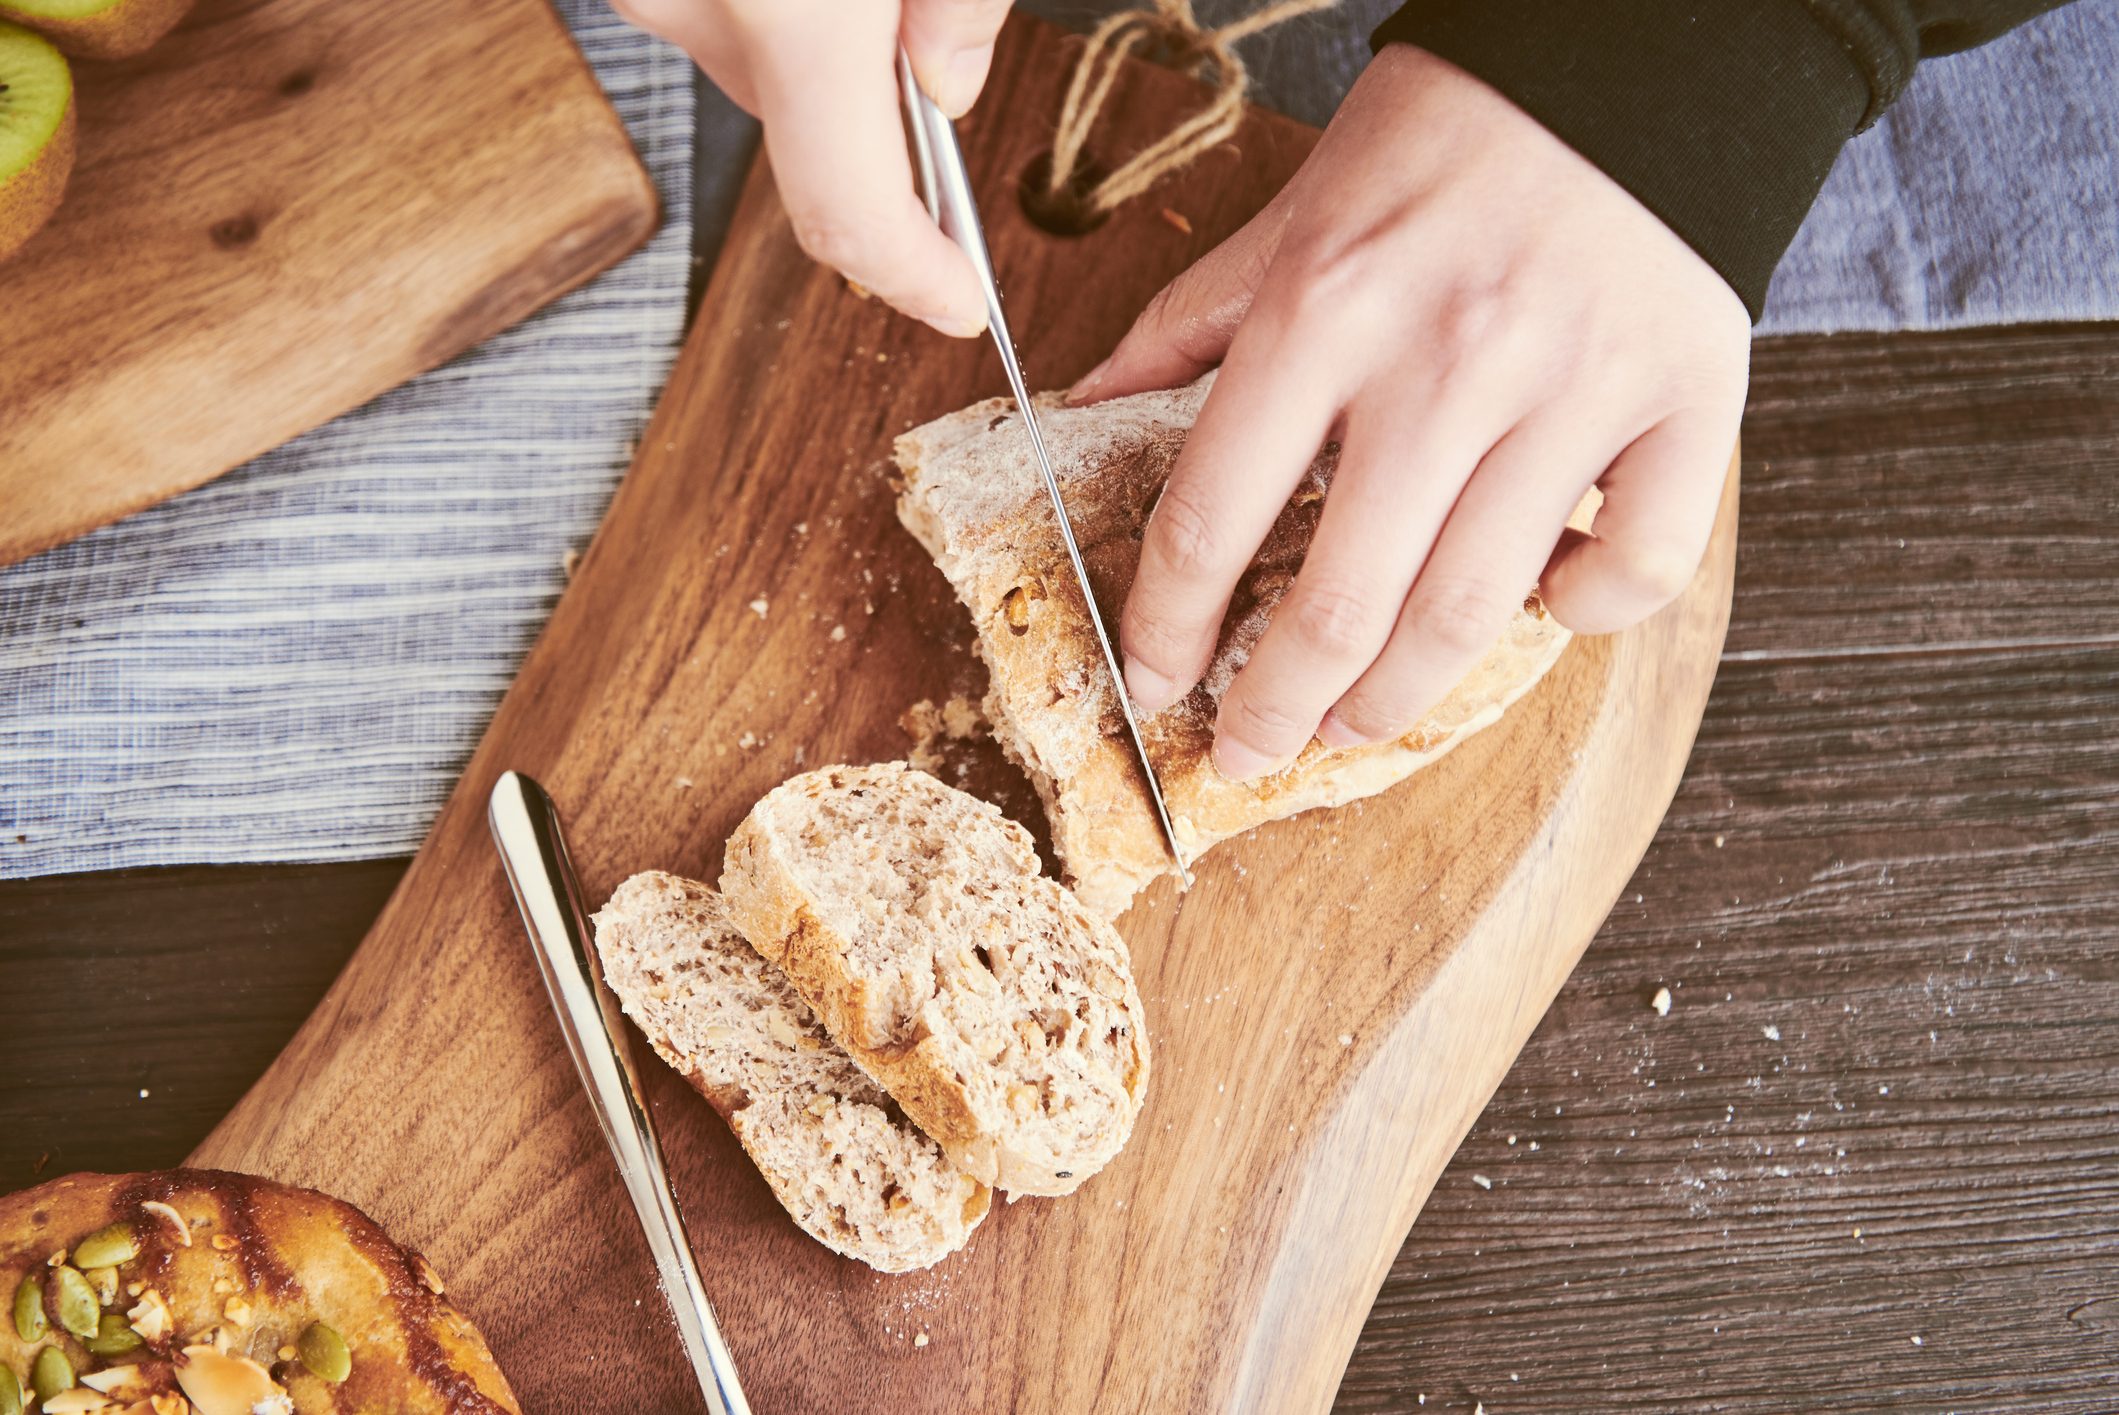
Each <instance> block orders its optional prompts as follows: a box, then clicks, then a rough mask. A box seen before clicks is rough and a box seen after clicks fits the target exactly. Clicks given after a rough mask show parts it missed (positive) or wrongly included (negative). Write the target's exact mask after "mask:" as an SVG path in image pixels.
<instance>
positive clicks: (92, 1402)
mask: <svg viewBox="0 0 2119 1415" xmlns="http://www.w3.org/2000/svg"><path fill="white" fill-rule="evenodd" d="M111 1405H112V1401H111V1398H110V1397H109V1396H107V1395H104V1394H103V1393H101V1392H100V1391H93V1390H87V1389H84V1388H82V1387H81V1386H75V1387H74V1388H73V1389H72V1390H62V1391H60V1392H59V1393H58V1394H57V1395H55V1396H52V1397H51V1398H50V1399H48V1400H46V1401H45V1402H44V1404H43V1405H42V1406H40V1407H38V1408H39V1409H41V1410H43V1411H44V1412H45V1415H88V1412H90V1411H94V1410H108V1409H110V1407H111Z"/></svg>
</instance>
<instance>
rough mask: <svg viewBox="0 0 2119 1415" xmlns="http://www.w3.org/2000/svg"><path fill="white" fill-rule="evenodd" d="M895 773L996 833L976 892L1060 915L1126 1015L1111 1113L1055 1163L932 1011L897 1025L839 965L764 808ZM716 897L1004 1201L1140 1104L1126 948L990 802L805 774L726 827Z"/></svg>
mask: <svg viewBox="0 0 2119 1415" xmlns="http://www.w3.org/2000/svg"><path fill="white" fill-rule="evenodd" d="M904 777H916V778H919V779H920V781H922V782H924V783H926V785H927V786H930V787H932V788H933V789H934V790H936V791H939V792H944V793H947V795H948V796H949V797H951V798H959V799H961V801H962V802H964V803H966V805H967V807H973V808H976V809H977V810H978V811H979V812H981V813H983V815H984V816H985V817H990V819H985V820H983V821H982V825H983V827H984V828H985V829H988V830H997V831H999V832H1002V833H1003V834H1005V836H1006V839H1007V847H1006V849H1005V851H1004V852H1003V853H1004V855H1005V856H1006V857H1007V858H1008V859H1009V860H1011V861H1012V868H1013V875H1012V877H1010V878H1007V879H1003V880H1000V881H979V882H978V883H980V884H983V885H993V884H999V885H1005V886H1008V887H1014V888H1020V889H1022V890H1024V891H1027V892H1028V893H1027V894H1026V895H1025V896H1023V897H1024V899H1025V900H1026V902H1028V903H1031V904H1034V905H1035V906H1036V907H1038V908H1041V909H1044V908H1049V909H1052V910H1054V911H1057V912H1058V914H1059V916H1060V917H1064V918H1067V919H1068V920H1070V926H1071V927H1072V928H1073V930H1074V931H1075V932H1074V936H1073V938H1072V940H1071V944H1072V946H1073V947H1074V948H1076V949H1077V950H1078V951H1079V953H1080V955H1081V960H1082V961H1081V965H1080V966H1081V967H1082V969H1083V971H1084V973H1085V975H1086V974H1087V973H1090V972H1094V973H1095V974H1096V976H1097V977H1099V978H1103V979H1107V980H1108V981H1107V983H1106V992H1105V994H1104V996H1105V999H1106V1001H1108V1002H1111V1003H1113V1004H1115V1005H1116V1007H1117V1009H1119V1010H1120V1011H1122V1012H1123V1014H1124V1016H1125V1018H1126V1019H1127V1020H1126V1023H1125V1024H1124V1026H1123V1028H1122V1029H1119V1030H1122V1031H1123V1033H1124V1035H1123V1036H1122V1037H1120V1039H1119V1041H1118V1042H1117V1043H1116V1045H1117V1046H1118V1047H1119V1048H1120V1049H1121V1051H1122V1053H1123V1054H1122V1055H1121V1056H1120V1058H1119V1060H1118V1062H1117V1069H1118V1071H1119V1073H1120V1074H1121V1075H1122V1077H1123V1080H1122V1082H1121V1085H1122V1087H1123V1095H1122V1096H1121V1097H1117V1098H1115V1100H1116V1104H1117V1113H1116V1115H1114V1116H1113V1117H1112V1119H1111V1121H1110V1123H1109V1124H1107V1125H1105V1126H1103V1127H1101V1128H1100V1129H1098V1130H1097V1132H1096V1133H1094V1134H1093V1135H1090V1136H1088V1137H1085V1139H1084V1140H1083V1142H1082V1143H1081V1144H1080V1146H1079V1147H1078V1148H1076V1149H1074V1150H1072V1151H1071V1152H1069V1153H1066V1154H1063V1155H1060V1156H1058V1157H1054V1156H1053V1155H1050V1154H1048V1153H1045V1152H1042V1151H1040V1150H1038V1149H1036V1148H1035V1147H1033V1146H1030V1145H1027V1144H1025V1143H1023V1142H1022V1140H1021V1138H1020V1137H1019V1136H1018V1135H1017V1134H1016V1133H1015V1132H1014V1131H1013V1130H1012V1128H1011V1127H1010V1125H1009V1124H1008V1122H1007V1117H1006V1116H1005V1115H999V1116H997V1115H996V1114H995V1111H994V1107H993V1106H992V1105H991V1104H990V1103H989V1102H990V1091H991V1087H990V1084H988V1083H990V1081H991V1078H990V1077H989V1076H985V1075H982V1074H979V1070H978V1067H977V1066H976V1064H975V1063H972V1064H967V1061H966V1059H965V1053H964V1048H963V1046H962V1044H961V1041H960V1039H958V1038H955V1037H953V1036H952V1035H950V1034H948V1033H947V1032H945V1031H944V1030H943V1029H942V1027H940V1026H939V1025H937V1023H936V1021H935V1018H934V1015H933V1014H932V1013H929V1012H927V1011H924V1010H923V1011H922V1012H921V1013H920V1015H919V1016H918V1017H915V1018H907V1017H905V1016H904V1015H903V1010H902V1009H901V1008H895V1007H894V1006H893V1005H892V1004H890V1003H889V1002H887V1001H886V1000H885V999H883V998H882V997H881V996H880V995H879V993H878V992H877V991H876V990H875V988H874V987H873V986H872V980H871V979H870V978H869V977H867V976H865V975H864V974H863V973H862V972H861V971H860V970H859V969H858V968H857V967H856V966H854V965H853V964H852V963H851V962H850V961H849V960H850V955H852V954H853V952H854V951H855V948H856V945H857V940H856V939H855V938H853V937H851V936H849V934H848V933H847V932H846V931H845V930H843V929H842V928H841V927H839V926H837V925H835V924H834V923H833V922H832V921H831V919H829V918H828V917H827V912H828V911H827V910H826V909H825V908H824V907H822V906H821V905H820V903H819V901H818V899H817V898H816V895H815V894H814V892H813V890H812V889H811V887H810V886H809V885H807V884H806V883H805V882H804V880H803V878H802V868H801V866H800V865H798V864H797V863H796V862H795V861H793V860H792V859H790V858H789V855H788V852H787V851H786V850H785V849H784V848H783V842H782V841H781V839H780V838H779V836H778V833H777V832H776V830H775V828H774V825H773V824H772V820H771V809H770V808H771V806H772V804H773V803H774V802H775V799H776V798H780V797H782V795H783V793H787V792H790V791H793V792H797V793H799V792H802V791H804V790H809V789H813V788H814V787H815V786H816V784H817V783H819V782H824V783H829V785H830V787H831V789H839V788H842V787H851V788H853V789H862V788H874V789H880V790H889V789H891V788H892V787H893V785H894V784H896V782H897V781H898V780H899V779H900V778H904ZM1004 868H1006V867H1004ZM721 892H722V895H723V897H724V898H725V899H726V900H727V903H728V908H729V914H730V916H731V917H732V918H733V919H734V920H735V923H736V926H737V928H738V929H740V930H741V931H742V933H743V936H744V937H745V938H747V939H748V940H750V943H751V946H752V947H754V948H756V949H757V950H758V952H759V953H760V954H762V955H763V956H764V957H765V958H766V959H767V960H769V961H770V962H772V963H774V964H776V965H778V966H779V967H780V968H781V969H782V970H783V971H784V972H785V973H786V975H787V977H788V980H789V981H790V982H792V983H793V984H794V986H795V990H796V991H797V992H799V993H801V995H802V997H803V1000H804V1001H806V1002H807V1003H808V1004H809V1005H810V1007H811V1008H812V1009H813V1010H814V1011H815V1012H816V1015H817V1018H818V1020H819V1021H820V1022H822V1023H823V1024H824V1027H825V1029H826V1030H827V1031H828V1032H830V1033H831V1035H832V1037H833V1038H834V1040H836V1041H837V1042H838V1043H839V1044H840V1045H841V1046H843V1047H844V1048H845V1049H846V1051H847V1054H848V1055H850V1056H851V1057H853V1059H854V1060H855V1061H856V1062H857V1063H859V1065H860V1066H861V1068H862V1070H864V1071H866V1072H867V1073H868V1074H869V1075H870V1076H873V1077H874V1078H875V1080H876V1082H877V1084H878V1085H880V1086H882V1087H883V1089H884V1090H886V1091H888V1092H889V1093H890V1095H891V1097H892V1098H893V1099H895V1100H896V1101H897V1102H898V1104H899V1105H900V1106H902V1107H904V1110H905V1113H906V1114H907V1115H909V1116H911V1117H912V1119H913V1121H914V1122H915V1123H917V1124H918V1125H919V1127H920V1128H921V1129H922V1130H924V1131H926V1132H927V1134H929V1135H931V1136H932V1137H934V1139H935V1141H936V1142H937V1143H938V1144H940V1145H941V1146H942V1148H943V1150H944V1151H945V1152H946V1153H947V1154H948V1155H949V1157H950V1159H951V1160H952V1161H954V1162H955V1163H956V1165H957V1167H958V1168H960V1169H962V1170H963V1171H964V1172H965V1173H967V1174H970V1175H972V1176H974V1177H976V1178H978V1179H980V1180H983V1181H984V1182H986V1183H988V1184H991V1185H993V1186H994V1187H995V1188H998V1189H1004V1190H1007V1191H1008V1192H1010V1193H1011V1194H1040V1195H1056V1194H1067V1193H1071V1192H1073V1191H1074V1190H1075V1189H1076V1188H1077V1187H1079V1186H1080V1185H1081V1184H1082V1182H1083V1181H1084V1180H1086V1179H1087V1178H1088V1177H1089V1176H1090V1175H1091V1174H1093V1173H1095V1172H1096V1171H1097V1170H1098V1169H1100V1168H1102V1166H1103V1165H1104V1164H1105V1163H1107V1162H1108V1161H1109V1160H1110V1159H1111V1157H1112V1156H1114V1155H1116V1154H1117V1153H1118V1151H1119V1149H1120V1148H1121V1147H1122V1146H1123V1145H1124V1143H1125V1140H1126V1137H1127V1135H1129V1134H1130V1133H1131V1130H1132V1124H1133V1120H1134V1117H1135V1116H1137V1115H1138V1113H1139V1110H1140V1106H1141V1103H1142V1101H1143V1100H1144V1098H1145V1094H1146V1090H1147V1082H1148V1067H1149V1063H1148V1045H1147V1023H1146V1016H1145V1010H1144V1009H1143V1007H1142V1005H1141V1001H1140V994H1139V992H1138V990H1137V989H1136V988H1135V986H1134V983H1133V977H1132V970H1131V965H1130V962H1129V960H1128V959H1127V957H1126V952H1125V944H1124V943H1123V942H1122V941H1121V940H1120V939H1119V938H1118V936H1117V934H1116V933H1114V932H1113V931H1112V930H1111V928H1110V926H1109V925H1108V924H1107V923H1105V922H1104V921H1103V920H1102V919H1101V918H1099V917H1097V916H1095V915H1094V914H1092V913H1090V912H1089V911H1087V910H1085V909H1083V908H1082V907H1081V906H1080V905H1079V903H1078V902H1077V901H1075V900H1074V899H1073V897H1072V896H1071V895H1069V894H1068V893H1067V891H1066V890H1065V889H1063V888H1062V887H1061V886H1060V885H1058V884H1056V883H1054V882H1053V881H1051V880H1049V879H1046V878H1044V876H1043V874H1042V871H1041V868H1040V866H1039V864H1038V860H1037V854H1036V849H1035V847H1034V845H1033V843H1032V842H1031V840H1030V837H1029V834H1028V832H1026V831H1024V830H1023V829H1022V827H1021V826H1019V825H1017V824H1016V823H1015V822H1013V821H1009V820H1006V819H1005V818H1003V817H1001V816H1000V814H999V812H997V811H995V810H994V809H993V808H992V807H991V806H989V805H987V804H986V803H984V802H980V801H977V800H976V798H973V797H970V796H967V795H965V794H964V793H963V792H960V791H957V790H955V788H953V787H949V786H946V785H943V784H942V783H940V782H938V781H935V780H934V779H933V778H931V777H928V776H927V775H926V774H925V773H924V772H916V771H912V770H911V769H910V768H908V767H906V766H905V765H904V764H903V763H900V762H892V763H885V764H882V765H878V766H872V767H833V768H825V769H823V770H821V771H816V772H810V773H805V774H804V775H803V776H798V777H796V778H794V779H793V780H791V781H789V782H787V783H785V784H784V785H783V786H781V787H780V788H778V790H776V791H775V792H773V793H772V794H771V795H769V796H767V797H766V799H765V800H764V801H761V802H760V803H759V804H758V806H757V807H756V808H754V809H753V810H752V812H751V814H750V815H749V816H747V817H746V818H745V819H744V821H743V823H742V824H741V825H739V826H738V827H737V828H736V831H735V833H734V835H732V836H731V837H730V839H729V843H728V850H727V855H726V860H725V863H724V866H723V870H722V876H721ZM933 985H934V987H935V989H936V991H937V993H938V994H939V993H941V992H943V991H946V990H949V989H952V988H961V986H962V984H961V983H960V982H957V981H953V980H952V978H951V976H950V974H949V972H948V970H947V969H945V968H944V967H942V966H939V965H937V966H936V967H935V969H934V984H933ZM882 1018H891V1019H894V1020H895V1022H896V1023H897V1025H898V1028H899V1030H898V1031H896V1032H893V1031H892V1030H890V1028H889V1027H888V1026H886V1025H885V1024H884V1023H882V1022H881V1021H879V1019H882ZM982 1098H985V1099H982ZM1107 1099H1111V1098H1108V1097H1107Z"/></svg>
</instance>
